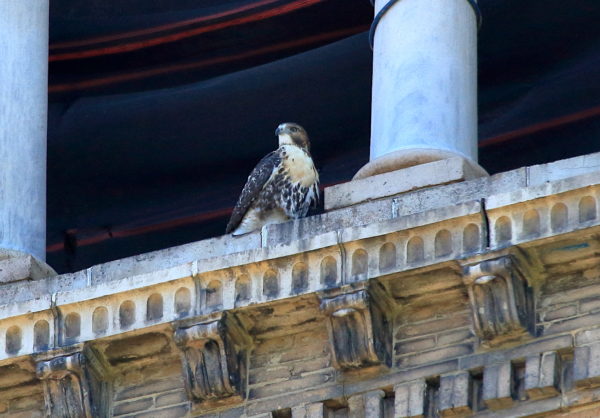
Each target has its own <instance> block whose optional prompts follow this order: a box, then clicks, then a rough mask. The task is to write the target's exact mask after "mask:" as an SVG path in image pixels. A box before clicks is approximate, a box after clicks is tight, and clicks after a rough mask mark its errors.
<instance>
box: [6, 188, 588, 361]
mask: <svg viewBox="0 0 600 418" xmlns="http://www.w3.org/2000/svg"><path fill="white" fill-rule="evenodd" d="M570 203H571V207H569V206H568V205H567V204H566V203H563V202H557V203H555V204H553V205H552V206H551V207H550V208H530V209H527V210H524V211H523V210H521V211H519V212H516V213H515V214H514V215H511V216H508V215H506V213H507V211H506V210H504V211H502V212H501V213H500V214H499V215H497V216H495V215H494V212H493V211H492V212H491V213H490V214H489V220H488V222H489V227H490V234H489V235H490V247H491V249H495V248H501V247H504V246H507V245H510V244H513V243H515V242H519V241H521V240H526V239H531V238H536V237H539V236H542V235H544V234H546V233H548V234H549V233H560V232H562V231H567V230H571V229H574V228H576V227H578V226H585V225H587V224H589V223H592V222H594V221H596V220H597V219H598V217H599V215H598V204H597V201H596V199H595V198H594V197H592V196H584V197H582V198H580V199H579V200H578V201H577V202H576V204H573V202H570ZM471 219H472V220H473V222H468V223H467V224H466V225H465V226H460V225H459V224H458V223H455V224H454V225H455V226H452V227H449V228H447V229H446V228H442V229H437V228H436V225H435V224H434V225H431V226H427V227H419V228H415V229H412V230H409V231H400V232H398V233H393V234H389V235H386V236H385V237H377V238H372V239H366V240H362V241H360V242H352V243H348V245H347V246H348V247H356V248H349V249H350V250H351V251H347V257H348V259H347V266H348V270H349V271H348V272H347V273H346V276H347V278H346V279H345V280H344V283H349V282H354V281H360V280H365V279H367V278H368V277H376V276H379V275H382V274H387V273H390V272H394V271H398V270H402V269H404V268H412V267H416V266H419V265H422V264H425V263H430V262H436V261H437V260H440V261H442V260H444V259H450V258H460V257H463V256H468V255H469V254H474V253H477V252H480V251H482V250H484V249H485V246H486V242H485V241H486V239H484V235H485V234H483V233H482V230H481V228H482V225H483V223H482V222H481V221H480V219H481V216H480V215H472V217H471ZM478 220H479V223H478ZM463 224H464V218H463ZM387 238H390V240H389V241H387ZM382 240H383V241H384V242H382ZM361 244H365V246H364V248H362V247H360V245H361ZM303 256H304V258H303V261H297V262H292V263H290V262H289V259H288V260H287V261H285V262H281V263H275V264H269V263H267V262H263V263H259V264H260V265H261V266H262V268H259V269H258V270H257V271H254V272H253V273H252V274H249V273H244V272H242V273H240V274H233V275H232V273H231V272H229V273H228V276H227V277H225V278H223V279H213V280H211V279H210V278H209V279H205V278H203V277H202V276H203V275H202V274H201V275H200V278H199V280H198V281H196V282H194V281H193V280H192V279H189V282H188V283H186V285H185V286H179V287H177V285H173V284H168V283H167V284H162V285H160V287H161V288H162V289H164V291H163V292H151V293H150V294H149V295H146V294H143V292H142V293H140V291H136V292H138V293H140V294H138V295H137V296H136V298H130V299H127V300H123V301H122V302H120V303H119V304H118V306H111V307H110V308H109V307H108V306H102V305H100V306H95V307H94V308H93V309H92V310H91V315H89V312H88V311H87V309H82V308H81V307H79V311H78V312H66V313H64V314H63V315H61V317H60V318H59V321H58V323H59V327H60V329H59V334H58V335H59V336H60V337H59V340H60V345H69V344H73V343H76V342H79V341H80V340H85V339H93V338H97V337H101V336H104V335H109V334H113V333H118V332H122V331H127V330H130V329H134V328H140V327H144V326H149V325H152V324H154V323H158V322H164V321H171V320H175V319H179V318H184V317H186V316H189V315H195V314H196V312H198V313H199V314H207V313H210V312H213V311H216V310H220V309H231V308H235V307H240V306H244V305H248V304H251V303H257V302H261V301H267V300H271V299H274V298H278V297H285V296H288V295H295V294H299V293H304V292H309V291H315V290H319V289H323V288H331V287H335V286H338V285H341V284H342V282H341V280H340V277H341V268H340V262H339V261H340V257H341V256H340V251H339V250H338V249H336V248H333V249H332V250H331V251H330V255H325V256H323V252H322V251H315V252H312V253H308V255H307V254H306V253H305V254H303ZM288 266H291V269H290V268H289V267H288ZM251 276H252V277H251ZM171 283H176V282H171ZM198 283H199V285H198ZM231 283H233V284H234V285H233V286H231ZM197 288H199V289H200V290H199V291H198V292H197V293H198V295H197V296H196V291H195V290H194V289H197ZM224 292H225V293H227V295H225V296H224ZM125 294H126V293H124V295H125ZM117 296H118V295H117ZM224 302H225V303H224ZM90 303H92V302H91V301H90V302H87V303H86V306H88V305H89V304H90ZM111 303H112V302H111ZM194 307H197V308H194ZM83 313H85V314H86V315H87V317H86V318H84V319H82V316H81V315H82V314H83ZM51 323H53V321H52V320H45V319H40V320H37V321H36V322H34V323H33V327H32V329H30V330H28V331H29V332H30V334H32V335H30V336H29V338H24V335H23V333H24V332H23V330H22V329H21V327H19V326H18V325H13V326H10V327H9V328H8V329H7V330H6V334H5V344H4V346H5V347H4V348H5V352H6V354H7V355H17V354H20V352H21V351H22V349H23V348H24V340H27V341H28V342H29V343H30V344H31V345H32V347H25V351H29V352H38V351H44V350H46V349H48V348H49V347H50V344H51V335H53V329H52V328H53V327H52V325H51ZM82 324H85V325H86V326H87V329H86V332H84V334H85V335H84V336H83V338H82ZM31 349H32V350H31Z"/></svg>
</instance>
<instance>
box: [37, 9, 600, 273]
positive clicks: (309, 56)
mask: <svg viewBox="0 0 600 418" xmlns="http://www.w3.org/2000/svg"><path fill="white" fill-rule="evenodd" d="M479 4H480V7H481V10H482V14H483V26H482V29H481V31H480V34H479V35H480V38H479V120H480V125H479V136H480V163H481V164H482V165H483V166H484V167H485V168H486V169H487V170H488V171H489V172H491V173H495V172H500V171H505V170H509V169H512V168H516V167H519V166H523V165H531V164H536V163H543V162H548V161H553V160H556V159H561V158H566V157H570V156H575V155H580V154H585V153H590V152H595V151H600V25H598V24H597V22H599V21H600V3H598V2H597V0H572V1H570V2H564V1H562V0H561V1H559V0H544V1H542V0H530V1H528V2H523V1H516V0H502V1H500V0H480V2H479ZM372 17H373V10H372V8H371V6H370V4H369V2H368V1H367V0H178V1H176V2H174V1H171V0H152V1H148V0H129V1H126V2H125V1H116V0H86V1H84V2H82V1H79V0H54V1H52V2H51V25H50V38H51V40H50V86H49V90H50V107H49V121H48V122H49V132H48V248H47V251H48V255H47V259H48V262H49V263H50V264H51V265H52V266H53V267H55V268H56V269H57V270H58V271H61V272H64V271H72V270H77V269H81V268H85V267H87V266H90V265H92V264H95V263H100V262H103V261H108V260H111V259H116V258H120V257H124V256H128V255H133V254H138V253H141V252H146V251H151V250H154V249H160V248H165V247H168V246H172V245H176V244H181V243H185V242H190V241H194V240H199V239H202V238H207V237H211V236H216V235H220V234H222V233H223V231H224V228H225V224H226V222H227V218H228V216H229V213H230V212H231V209H232V206H233V205H234V203H235V201H236V198H237V196H238V194H239V192H240V190H241V188H242V186H243V184H244V182H245V180H246V177H247V175H248V173H249V172H250V170H251V169H252V167H253V166H254V165H255V164H256V162H257V161H258V160H259V159H260V158H261V157H262V156H263V155H265V154H266V153H267V152H269V151H271V150H272V149H274V147H275V146H276V138H275V136H274V134H273V131H274V129H275V127H276V125H277V124H279V123H280V122H283V121H295V122H298V123H300V124H302V125H303V126H305V127H306V129H307V130H308V132H309V134H310V135H311V139H312V143H313V155H314V158H315V160H316V163H317V166H318V168H319V170H320V175H321V180H322V183H323V185H325V186H327V185H331V184H335V183H339V182H343V181H347V180H349V179H350V178H351V177H352V175H353V174H354V173H355V172H356V171H357V170H358V169H359V168H360V167H361V166H362V165H363V164H365V163H366V162H367V160H368V154H369V153H368V148H369V130H370V95H371V58H372V52H371V50H370V48H369V44H368V39H367V31H368V28H369V25H370V22H371V20H372Z"/></svg>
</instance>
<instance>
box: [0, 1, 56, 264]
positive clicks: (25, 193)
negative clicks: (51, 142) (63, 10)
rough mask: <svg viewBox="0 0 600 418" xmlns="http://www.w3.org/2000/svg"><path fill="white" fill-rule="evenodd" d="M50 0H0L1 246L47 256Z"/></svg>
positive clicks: (41, 256)
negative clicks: (47, 126)
mask: <svg viewBox="0 0 600 418" xmlns="http://www.w3.org/2000/svg"><path fill="white" fill-rule="evenodd" d="M47 108H48V0H0V249H10V250H17V251H21V252H25V253H27V254H31V255H34V256H36V257H37V258H38V259H41V260H43V259H44V258H45V246H46V125H47Z"/></svg>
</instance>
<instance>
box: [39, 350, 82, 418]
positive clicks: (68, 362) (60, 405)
mask: <svg viewBox="0 0 600 418" xmlns="http://www.w3.org/2000/svg"><path fill="white" fill-rule="evenodd" d="M84 361H85V360H84V357H83V354H82V353H81V352H77V353H74V354H70V355H66V356H60V357H55V358H52V359H50V360H45V361H40V362H38V363H37V369H36V372H37V376H38V378H39V379H40V380H42V382H43V384H44V397H45V400H46V414H47V416H51V417H65V418H71V417H73V418H77V417H91V416H92V413H91V409H90V397H89V394H90V390H89V387H88V381H87V379H86V376H85V370H84Z"/></svg>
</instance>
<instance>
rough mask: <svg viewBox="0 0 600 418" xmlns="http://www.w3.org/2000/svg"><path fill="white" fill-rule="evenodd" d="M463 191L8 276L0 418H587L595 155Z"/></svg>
mask: <svg viewBox="0 0 600 418" xmlns="http://www.w3.org/2000/svg"><path fill="white" fill-rule="evenodd" d="M432 164H439V163H432ZM448 164H452V163H448ZM460 176H461V175H460V173H459V175H458V177H457V180H464V181H460V182H457V183H450V184H445V185H440V186H431V187H427V188H423V189H419V190H413V191H410V190H408V191H404V193H402V194H393V192H392V193H391V194H390V193H387V192H386V193H384V195H385V194H388V196H385V197H382V198H380V199H377V200H368V199H367V200H364V201H362V200H361V198H360V197H358V198H356V199H358V200H360V202H358V203H356V202H351V203H352V205H351V206H346V207H343V206H344V205H343V204H340V205H338V204H336V203H335V202H331V201H329V204H330V205H332V206H331V207H337V209H335V210H331V211H329V212H327V213H325V214H322V215H318V216H313V217H310V218H306V219H302V220H299V221H295V222H289V223H286V224H280V225H272V226H269V227H266V228H264V229H263V231H261V232H257V233H253V234H250V235H247V236H242V237H231V236H224V237H219V238H214V239H210V240H205V241H200V242H196V243H192V244H188V245H183V246H180V247H176V248H169V249H166V250H163V251H158V252H155V253H149V254H143V255H140V256H137V257H133V258H129V259H123V260H118V261H114V262H110V263H106V264H102V265H98V266H94V267H91V268H89V269H87V270H84V271H80V272H77V273H73V274H64V275H55V276H50V277H45V278H39V277H34V278H31V279H30V278H26V277H24V276H23V274H16V275H12V276H11V274H12V273H10V272H11V270H6V271H5V272H4V275H3V276H2V279H1V280H0V417H3V416H10V417H18V416H22V417H32V416H44V415H49V416H63V417H79V416H123V417H125V416H127V417H133V416H135V417H145V416H148V417H157V416H160V417H163V416H164V417H168V416H176V417H179V416H207V417H223V418H224V417H242V416H243V417H294V418H296V417H307V418H308V417H310V418H313V417H404V416H406V417H412V416H438V415H439V416H469V415H472V414H473V415H476V416H528V415H536V414H542V415H543V416H567V415H568V416H577V417H586V416H589V417H591V416H598V414H600V403H599V402H598V401H597V399H598V397H599V396H600V361H599V360H598V356H599V353H600V240H599V234H600V211H599V206H600V154H593V155H589V156H583V157H578V158H574V159H570V160H564V161H560V162H557V163H552V164H547V165H543V166H533V167H527V168H522V169H518V170H514V171H510V172H507V173H502V174H498V175H494V176H491V177H481V178H475V179H473V178H471V179H468V178H467V179H465V178H459V177H460ZM344 187H347V186H344ZM339 190H343V189H339ZM339 190H338V194H339ZM396 192H398V191H396ZM326 193H327V192H326ZM332 193H333V192H332ZM340 196H341V195H340ZM368 198H371V196H370V195H369V197H368ZM341 199H346V200H348V199H355V197H347V196H346V197H341ZM21 270H22V269H21ZM21 270H19V271H21ZM25 276H27V275H25Z"/></svg>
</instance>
